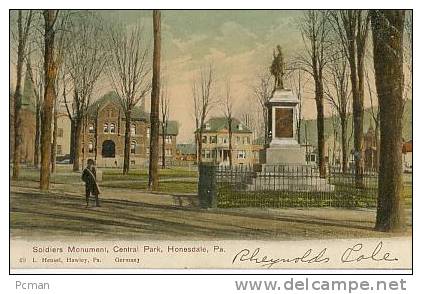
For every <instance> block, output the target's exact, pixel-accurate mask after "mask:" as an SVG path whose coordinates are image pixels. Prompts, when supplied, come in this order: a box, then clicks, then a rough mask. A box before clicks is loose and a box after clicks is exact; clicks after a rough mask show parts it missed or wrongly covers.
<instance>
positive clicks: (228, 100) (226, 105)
mask: <svg viewBox="0 0 422 294" xmlns="http://www.w3.org/2000/svg"><path fill="white" fill-rule="evenodd" d="M230 88H231V87H230V80H227V82H226V89H225V90H226V93H225V95H224V99H223V101H222V106H223V114H224V117H225V119H226V121H227V125H228V131H229V165H230V167H232V166H233V97H232V96H231V90H230Z"/></svg>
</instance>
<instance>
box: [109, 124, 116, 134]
mask: <svg viewBox="0 0 422 294" xmlns="http://www.w3.org/2000/svg"><path fill="white" fill-rule="evenodd" d="M115 132H116V125H115V124H113V123H111V124H110V133H112V134H114V133H115Z"/></svg>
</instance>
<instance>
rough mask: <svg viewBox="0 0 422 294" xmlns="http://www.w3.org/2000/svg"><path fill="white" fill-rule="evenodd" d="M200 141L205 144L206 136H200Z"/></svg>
mask: <svg viewBox="0 0 422 294" xmlns="http://www.w3.org/2000/svg"><path fill="white" fill-rule="evenodd" d="M202 143H204V144H207V136H203V137H202Z"/></svg>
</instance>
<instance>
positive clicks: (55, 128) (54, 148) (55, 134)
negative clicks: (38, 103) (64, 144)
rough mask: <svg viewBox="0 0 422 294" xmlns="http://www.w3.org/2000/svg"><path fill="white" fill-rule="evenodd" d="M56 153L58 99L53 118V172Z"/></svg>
mask: <svg viewBox="0 0 422 294" xmlns="http://www.w3.org/2000/svg"><path fill="white" fill-rule="evenodd" d="M56 155H57V101H56V103H55V104H54V119H53V144H52V146H51V172H52V173H55V172H56Z"/></svg>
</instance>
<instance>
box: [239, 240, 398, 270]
mask: <svg viewBox="0 0 422 294" xmlns="http://www.w3.org/2000/svg"><path fill="white" fill-rule="evenodd" d="M382 249H383V242H382V241H380V242H379V243H378V244H377V245H376V246H375V248H374V249H373V250H372V251H369V252H370V253H369V254H368V253H363V252H364V251H366V250H364V245H363V244H362V243H357V244H355V245H353V246H351V247H348V248H346V250H345V251H344V252H343V254H342V255H341V258H340V261H341V262H342V263H352V262H355V263H356V262H361V261H364V260H372V261H376V262H381V261H385V262H395V261H398V258H396V257H392V256H391V255H392V253H391V252H388V251H386V250H382ZM327 251H328V249H327V248H323V249H322V250H320V251H318V250H315V249H311V248H310V249H308V250H306V251H305V252H304V253H303V254H299V255H297V256H293V257H269V256H268V255H265V254H263V253H261V248H259V247H258V248H255V249H253V250H251V249H248V248H244V249H241V250H240V251H239V252H238V253H236V255H235V256H234V258H233V260H232V264H234V263H235V262H250V263H254V264H256V265H260V266H262V267H266V268H271V267H272V266H273V265H275V264H279V263H304V264H313V263H327V262H329V261H330V260H331V258H330V257H329V256H327V254H328V253H327Z"/></svg>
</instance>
